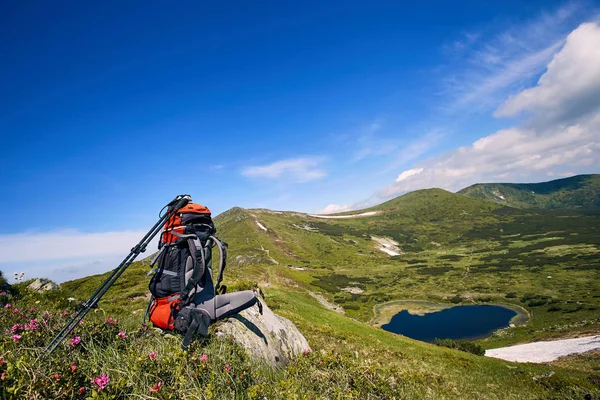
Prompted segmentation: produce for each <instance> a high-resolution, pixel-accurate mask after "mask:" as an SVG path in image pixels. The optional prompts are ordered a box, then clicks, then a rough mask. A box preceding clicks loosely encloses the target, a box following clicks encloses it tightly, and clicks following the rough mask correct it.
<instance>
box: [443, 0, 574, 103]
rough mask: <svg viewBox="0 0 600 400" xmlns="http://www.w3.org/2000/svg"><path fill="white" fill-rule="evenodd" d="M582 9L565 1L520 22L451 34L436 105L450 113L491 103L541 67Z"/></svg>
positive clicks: (533, 74) (537, 71)
mask: <svg viewBox="0 0 600 400" xmlns="http://www.w3.org/2000/svg"><path fill="white" fill-rule="evenodd" d="M582 10H583V7H582V6H580V5H579V4H578V3H567V4H566V5H564V6H562V7H560V8H558V9H556V10H554V11H553V12H549V13H543V14H541V15H539V16H538V17H537V18H534V19H532V20H529V21H526V22H524V23H520V24H512V25H508V27H506V26H505V25H503V26H502V28H500V29H496V30H493V29H492V32H490V31H488V32H482V33H480V34H473V33H471V34H469V36H468V38H469V39H462V40H457V41H456V42H455V43H454V45H453V46H450V48H453V49H454V57H450V58H452V59H453V62H452V63H451V65H449V66H448V67H447V68H444V69H443V71H444V73H445V74H446V75H445V77H444V82H445V88H444V90H443V91H442V95H443V96H444V98H445V99H446V100H445V102H444V105H443V107H442V108H444V109H445V110H446V111H449V112H452V113H454V112H465V111H469V110H478V111H479V110H485V109H491V108H495V107H496V106H497V105H498V104H499V103H500V101H501V100H503V99H504V98H506V96H507V94H508V93H510V92H511V91H513V90H515V89H516V88H520V87H522V86H523V85H526V84H528V83H529V82H530V80H531V79H532V78H534V77H536V76H537V75H539V73H541V72H542V71H543V70H544V68H545V67H546V65H547V63H548V62H549V61H550V60H551V58H552V56H553V55H554V54H555V53H556V52H557V51H558V50H559V49H560V47H561V46H562V45H563V44H564V40H565V37H566V35H567V34H568V32H569V31H570V30H572V29H573V28H574V27H575V26H576V25H577V23H578V22H577V21H581V19H580V17H581V13H582V12H583V11H582Z"/></svg>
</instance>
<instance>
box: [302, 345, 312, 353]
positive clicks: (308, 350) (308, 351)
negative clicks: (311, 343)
mask: <svg viewBox="0 0 600 400" xmlns="http://www.w3.org/2000/svg"><path fill="white" fill-rule="evenodd" d="M310 352H311V350H310V347H309V348H308V349H306V350H304V351H303V352H302V354H304V355H307V354H309V353H310Z"/></svg>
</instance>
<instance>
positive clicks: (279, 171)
mask: <svg viewBox="0 0 600 400" xmlns="http://www.w3.org/2000/svg"><path fill="white" fill-rule="evenodd" d="M325 160H326V159H325V158H324V157H299V158H290V159H286V160H279V161H275V162H272V163H270V164H265V165H255V166H249V167H246V168H244V169H243V170H242V175H243V176H245V177H248V178H262V179H281V180H285V181H289V182H299V183H304V182H310V181H315V180H318V179H321V178H323V177H325V176H326V175H327V173H326V172H325V170H324V169H323V164H324V162H325Z"/></svg>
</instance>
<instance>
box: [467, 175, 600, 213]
mask: <svg viewBox="0 0 600 400" xmlns="http://www.w3.org/2000/svg"><path fill="white" fill-rule="evenodd" d="M458 193H459V194H464V195H466V196H469V197H473V198H478V199H487V200H492V201H494V202H496V203H498V204H502V205H507V206H510V207H517V208H545V209H558V208H570V209H572V208H587V209H591V208H596V209H597V208H600V175H599V174H593V175H577V176H572V177H570V178H564V179H556V180H553V181H549V182H542V183H477V184H475V185H472V186H469V187H467V188H465V189H462V190H461V191H459V192H458Z"/></svg>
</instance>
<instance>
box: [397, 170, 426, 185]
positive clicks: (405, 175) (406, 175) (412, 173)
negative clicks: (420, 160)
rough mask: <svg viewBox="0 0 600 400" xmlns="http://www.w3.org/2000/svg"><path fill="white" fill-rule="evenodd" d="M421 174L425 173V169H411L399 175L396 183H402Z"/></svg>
mask: <svg viewBox="0 0 600 400" xmlns="http://www.w3.org/2000/svg"><path fill="white" fill-rule="evenodd" d="M421 172H423V168H415V169H409V170H407V171H404V172H403V173H401V174H400V175H398V177H397V178H396V182H402V181H403V180H405V179H408V178H410V177H411V176H415V175H419V174H420V173H421Z"/></svg>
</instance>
